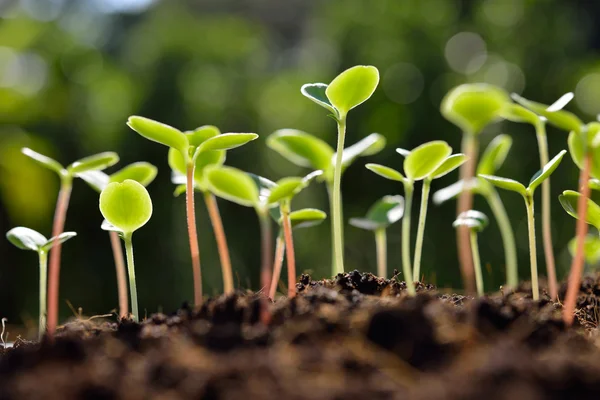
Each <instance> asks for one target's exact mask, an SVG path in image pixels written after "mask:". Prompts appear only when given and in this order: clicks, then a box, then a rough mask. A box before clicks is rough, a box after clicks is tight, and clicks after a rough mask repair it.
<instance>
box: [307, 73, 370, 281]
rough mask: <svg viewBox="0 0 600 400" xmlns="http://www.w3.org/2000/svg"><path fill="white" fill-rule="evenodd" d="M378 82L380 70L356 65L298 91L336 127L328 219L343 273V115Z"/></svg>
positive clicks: (344, 116) (337, 260)
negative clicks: (328, 82) (319, 108)
mask: <svg viewBox="0 0 600 400" xmlns="http://www.w3.org/2000/svg"><path fill="white" fill-rule="evenodd" d="M378 83H379V71H378V70H377V68H375V67H373V66H364V65H359V66H355V67H352V68H349V69H347V70H345V71H344V72H342V73H341V74H339V75H338V76H337V77H336V78H335V79H334V80H333V81H331V83H330V84H329V85H327V84H324V83H311V84H306V85H304V86H302V88H301V90H300V91H301V93H302V94H303V95H304V96H306V97H308V98H309V99H310V100H312V101H314V102H315V103H317V104H319V105H320V106H322V107H324V108H326V109H327V110H328V111H330V112H331V114H330V116H331V117H332V118H333V119H335V120H336V122H337V126H338V140H337V152H336V154H335V168H334V177H333V187H332V194H331V200H332V201H331V203H332V207H331V211H332V212H331V218H332V223H333V242H334V246H333V254H334V257H335V271H334V272H335V273H336V274H338V273H343V272H344V254H343V250H344V246H343V239H342V205H341V181H342V169H343V151H344V140H345V138H346V116H347V114H348V112H349V111H350V110H352V109H353V108H354V107H356V106H358V105H360V104H362V103H363V102H365V101H366V100H368V99H369V97H371V95H372V94H373V92H374V91H375V89H376V88H377V85H378Z"/></svg>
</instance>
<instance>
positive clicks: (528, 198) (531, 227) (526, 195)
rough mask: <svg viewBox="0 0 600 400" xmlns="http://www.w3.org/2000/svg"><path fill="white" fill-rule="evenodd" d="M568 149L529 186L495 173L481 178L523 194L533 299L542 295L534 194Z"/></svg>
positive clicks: (558, 155)
mask: <svg viewBox="0 0 600 400" xmlns="http://www.w3.org/2000/svg"><path fill="white" fill-rule="evenodd" d="M566 152H567V151H566V150H562V151H561V152H560V153H558V154H557V155H556V156H555V157H554V158H553V159H552V160H550V161H549V162H548V163H547V164H546V165H544V167H543V168H542V169H541V170H539V171H538V172H537V173H536V174H535V175H533V177H532V178H531V181H530V182H529V186H527V187H525V186H524V185H523V184H521V183H519V182H517V181H515V180H512V179H508V178H501V177H499V176H494V175H483V174H480V175H479V176H480V177H481V178H484V179H486V180H487V181H489V182H490V183H492V184H493V185H494V186H497V187H499V188H501V189H506V190H510V191H512V192H517V193H519V194H520V195H521V196H523V200H525V207H526V209H527V228H528V233H529V258H530V265H531V288H532V291H533V299H534V300H538V299H539V297H540V289H539V285H538V272H537V254H536V248H535V219H534V205H533V195H534V192H535V189H536V188H537V187H538V186H539V185H541V184H542V182H544V181H545V180H546V179H548V178H549V177H550V175H552V173H553V172H554V170H555V169H556V168H557V167H558V165H559V164H560V162H561V161H562V159H563V156H564V155H565V153H566Z"/></svg>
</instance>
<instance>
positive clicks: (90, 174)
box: [77, 162, 158, 318]
mask: <svg viewBox="0 0 600 400" xmlns="http://www.w3.org/2000/svg"><path fill="white" fill-rule="evenodd" d="M157 172H158V170H157V168H156V167H155V166H154V165H152V164H150V163H147V162H136V163H133V164H130V165H128V166H126V167H125V168H123V169H121V170H119V171H117V172H115V173H113V174H111V175H108V174H106V173H104V172H102V171H86V172H83V173H81V174H78V175H77V176H78V177H79V178H81V179H83V180H84V181H85V182H86V183H87V184H88V185H89V186H90V187H91V188H92V189H94V190H96V191H97V192H98V193H100V192H102V191H103V190H104V189H105V188H106V186H108V184H109V183H112V182H123V181H124V180H126V179H131V180H134V181H136V182H139V183H141V184H142V185H144V186H148V185H149V184H150V183H152V181H153V180H154V178H156V174H157ZM108 234H109V237H110V245H111V247H112V252H113V257H114V260H115V269H116V271H117V292H118V293H119V317H120V318H127V316H128V314H129V309H128V307H129V306H128V304H127V303H128V301H129V300H128V296H127V275H126V271H125V260H124V258H123V248H122V247H121V242H120V241H119V234H118V233H117V232H115V231H109V232H108Z"/></svg>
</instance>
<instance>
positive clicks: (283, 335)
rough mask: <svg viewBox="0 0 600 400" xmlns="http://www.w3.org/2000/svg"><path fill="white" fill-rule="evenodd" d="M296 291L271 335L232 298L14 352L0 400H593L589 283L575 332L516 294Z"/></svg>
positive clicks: (523, 292)
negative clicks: (466, 294) (407, 294)
mask: <svg viewBox="0 0 600 400" xmlns="http://www.w3.org/2000/svg"><path fill="white" fill-rule="evenodd" d="M297 286H298V293H299V294H298V296H296V297H295V298H294V299H291V300H288V299H285V298H280V299H278V300H277V301H275V302H274V303H272V304H270V305H269V309H270V311H271V314H272V318H271V321H270V324H269V325H268V326H265V325H264V324H263V323H262V322H261V319H260V315H261V307H262V305H261V304H262V302H261V301H260V298H259V297H258V296H257V295H256V294H254V293H251V292H247V293H242V292H240V293H236V294H235V295H232V296H227V297H226V296H221V297H218V298H215V299H209V300H207V301H206V303H205V304H204V305H203V306H202V307H200V308H199V309H196V310H192V309H190V308H189V307H187V306H183V307H182V308H181V309H180V310H178V311H177V313H175V314H172V315H164V314H155V315H153V316H151V317H150V318H149V319H148V320H146V321H144V322H143V323H141V324H136V323H132V322H128V321H124V322H122V323H116V322H97V320H93V321H83V320H77V321H74V322H71V323H68V324H66V325H65V326H63V327H62V328H61V329H60V331H59V334H58V335H57V338H56V339H55V341H54V342H53V343H49V342H42V343H35V342H26V341H18V342H17V343H16V345H15V348H14V349H7V350H6V351H4V354H3V356H2V357H0V400H9V399H15V400H16V399H96V400H105V399H106V400H108V399H140V400H141V399H161V400H166V399H169V400H171V399H173V400H174V399H205V400H216V399H220V400H225V399H243V400H250V399H278V400H279V399H282V400H284V399H285V400H294V399H315V400H319V399H338V400H342V399H373V400H376V399H485V400H494V399H511V400H515V399H571V398H573V399H575V398H576V399H599V398H600V347H599V346H598V344H599V343H600V340H599V339H598V335H597V329H596V326H597V323H598V301H599V300H600V275H599V276H596V277H586V278H585V279H584V280H583V282H582V285H581V295H580V296H579V301H578V307H579V310H578V312H577V321H576V324H575V326H573V327H572V328H566V327H565V326H564V324H563V323H562V320H561V305H560V303H554V302H551V301H550V300H549V298H548V297H547V296H546V295H545V294H544V295H543V296H542V300H540V301H537V302H534V301H533V300H532V299H531V296H530V295H529V293H528V290H527V289H528V286H527V285H526V284H524V285H523V286H522V287H520V288H518V289H517V290H516V291H514V292H510V293H497V294H494V295H492V296H489V297H485V298H481V299H472V298H468V297H465V296H461V295H456V294H444V293H441V292H439V291H438V290H437V289H436V288H435V287H433V286H431V285H421V284H419V286H418V294H417V296H416V297H412V298H411V297H408V296H406V294H405V284H404V283H403V282H397V281H395V280H391V281H390V280H386V279H382V278H377V277H375V276H373V275H371V274H360V273H358V272H352V273H349V274H345V275H339V276H338V277H337V278H336V279H334V280H326V281H312V280H311V279H310V277H309V276H306V275H303V276H302V278H301V280H300V282H299V283H298V285H297ZM562 296H564V287H563V288H562ZM0 351H1V350H0Z"/></svg>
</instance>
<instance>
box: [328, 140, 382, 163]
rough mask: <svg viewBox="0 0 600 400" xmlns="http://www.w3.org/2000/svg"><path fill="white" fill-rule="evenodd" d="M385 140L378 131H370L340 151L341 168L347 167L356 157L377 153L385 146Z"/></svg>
mask: <svg viewBox="0 0 600 400" xmlns="http://www.w3.org/2000/svg"><path fill="white" fill-rule="evenodd" d="M385 142H386V141H385V137H383V136H382V135H380V134H379V133H371V134H370V135H369V136H367V137H366V138H364V139H362V140H360V141H359V142H357V143H355V144H353V145H352V146H350V147H346V148H345V149H344V151H343V152H342V168H344V169H345V168H347V167H348V166H349V165H350V164H352V163H353V162H354V160H356V159H357V158H358V157H367V156H372V155H374V154H377V153H379V152H380V151H381V150H383V148H384V147H385ZM334 157H335V155H334Z"/></svg>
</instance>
